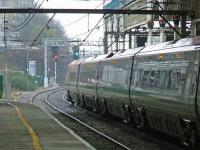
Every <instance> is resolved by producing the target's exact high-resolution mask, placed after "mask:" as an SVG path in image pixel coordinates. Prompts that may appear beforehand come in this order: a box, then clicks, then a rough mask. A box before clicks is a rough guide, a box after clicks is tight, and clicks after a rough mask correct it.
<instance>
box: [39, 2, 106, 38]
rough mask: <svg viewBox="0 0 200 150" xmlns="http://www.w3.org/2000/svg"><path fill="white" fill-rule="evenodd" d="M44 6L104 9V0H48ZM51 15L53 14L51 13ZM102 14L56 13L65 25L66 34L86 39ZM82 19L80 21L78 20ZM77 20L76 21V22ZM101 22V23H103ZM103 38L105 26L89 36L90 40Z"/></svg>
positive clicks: (57, 17) (57, 18)
mask: <svg viewBox="0 0 200 150" xmlns="http://www.w3.org/2000/svg"><path fill="white" fill-rule="evenodd" d="M43 8H65V9H67V8H75V9H84V8H87V9H95V8H98V9H102V8H103V0H90V1H84V0H48V2H46V1H45V3H44V4H43ZM50 16H51V15H50ZM101 17H102V15H94V14H90V15H88V14H56V16H55V18H54V19H56V20H59V21H60V23H61V24H62V25H63V27H64V29H65V31H66V34H67V36H68V37H69V38H80V39H84V38H85V37H86V36H87V35H88V33H87V32H88V31H89V30H91V29H93V27H94V26H95V25H96V24H97V22H98V21H99V20H100V19H101ZM80 18H81V19H80ZM88 18H89V19H88ZM77 20H80V21H77ZM74 22H75V23H74ZM102 24H103V22H101V23H100V24H99V25H102ZM82 33H85V34H83V35H82V36H80V34H82ZM102 38H103V26H102V27H101V28H99V29H95V30H94V31H93V32H92V34H91V35H90V36H89V38H88V40H93V41H94V40H95V41H97V40H99V39H102Z"/></svg>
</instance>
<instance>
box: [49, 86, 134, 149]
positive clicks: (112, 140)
mask: <svg viewBox="0 0 200 150" xmlns="http://www.w3.org/2000/svg"><path fill="white" fill-rule="evenodd" d="M58 91H62V90H57V91H53V92H51V93H50V94H48V96H47V97H46V98H45V102H46V103H47V104H48V105H49V106H50V107H52V108H53V109H55V110H57V111H58V112H60V113H61V114H64V115H65V116H67V117H69V118H70V119H72V120H74V121H77V122H78V123H80V124H82V125H83V126H85V127H86V128H88V129H90V130H92V131H93V132H95V133H97V134H99V135H101V136H102V137H104V138H106V139H108V140H109V141H111V142H113V143H115V144H117V145H118V146H119V147H121V148H123V149H126V150H133V149H131V148H129V147H127V146H125V145H123V144H122V143H120V142H118V141H116V140H114V139H112V138H111V137H109V136H107V135H105V134H103V133H101V132H100V131H98V130H96V129H94V128H92V127H91V126H89V125H87V124H86V123H84V122H82V121H81V120H79V119H77V118H75V117H73V116H72V115H70V114H68V113H66V112H64V111H62V110H60V109H59V108H56V107H55V106H53V104H51V103H50V102H49V101H48V99H49V97H50V96H51V95H52V94H54V93H56V92H58Z"/></svg>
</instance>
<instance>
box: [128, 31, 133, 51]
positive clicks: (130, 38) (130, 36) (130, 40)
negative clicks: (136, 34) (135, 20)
mask: <svg viewBox="0 0 200 150" xmlns="http://www.w3.org/2000/svg"><path fill="white" fill-rule="evenodd" d="M131 32H132V31H131V29H130V30H129V46H128V48H129V49H131V48H132V34H131Z"/></svg>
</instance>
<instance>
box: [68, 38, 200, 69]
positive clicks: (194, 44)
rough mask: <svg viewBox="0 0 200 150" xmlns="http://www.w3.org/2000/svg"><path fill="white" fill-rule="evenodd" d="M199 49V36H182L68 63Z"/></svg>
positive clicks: (74, 63) (75, 63)
mask: <svg viewBox="0 0 200 150" xmlns="http://www.w3.org/2000/svg"><path fill="white" fill-rule="evenodd" d="M195 50H200V36H197V37H193V38H184V39H181V40H177V41H169V42H164V43H160V44H156V45H148V46H145V47H138V48H134V49H128V50H126V51H119V52H111V53H109V54H104V55H99V56H97V57H89V58H86V59H80V60H76V61H73V62H72V63H71V64H70V65H77V64H84V63H92V62H98V61H107V60H110V59H120V58H125V57H132V56H134V55H136V54H137V55H152V54H160V53H173V52H181V51H195Z"/></svg>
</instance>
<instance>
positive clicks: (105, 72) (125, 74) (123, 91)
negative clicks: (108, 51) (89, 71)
mask: <svg viewBox="0 0 200 150" xmlns="http://www.w3.org/2000/svg"><path fill="white" fill-rule="evenodd" d="M130 68H131V58H130V57H127V58H123V59H122V58H120V59H108V60H106V61H102V62H100V67H99V75H98V85H97V93H98V99H99V101H100V105H101V106H102V107H103V108H102V109H108V112H109V113H111V114H112V115H114V116H117V117H120V118H123V115H124V114H123V113H124V107H125V106H127V105H128V103H129V101H128V97H127V94H128V83H129V82H128V80H129V74H130ZM105 107H106V108H105Z"/></svg>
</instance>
